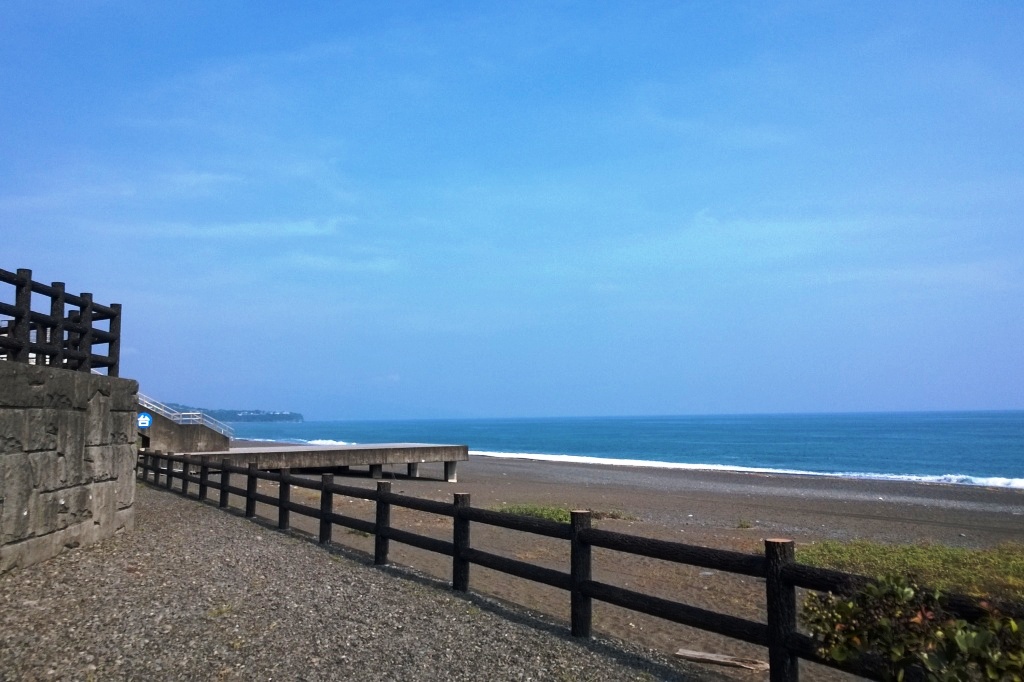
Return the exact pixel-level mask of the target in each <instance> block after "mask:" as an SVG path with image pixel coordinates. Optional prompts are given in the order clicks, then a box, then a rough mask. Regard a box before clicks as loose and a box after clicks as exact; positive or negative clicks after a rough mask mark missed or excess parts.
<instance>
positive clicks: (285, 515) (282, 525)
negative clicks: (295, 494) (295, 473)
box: [277, 469, 292, 530]
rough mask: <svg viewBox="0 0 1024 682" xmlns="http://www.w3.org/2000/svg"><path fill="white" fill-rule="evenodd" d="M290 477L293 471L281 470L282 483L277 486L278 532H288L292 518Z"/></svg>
mask: <svg viewBox="0 0 1024 682" xmlns="http://www.w3.org/2000/svg"><path fill="white" fill-rule="evenodd" d="M289 476H291V469H281V481H280V483H279V484H278V486H277V528H278V530H288V525H289V522H290V521H291V518H290V513H289V512H290V511H291V510H290V509H288V505H289V504H291V501H292V487H291V484H290V483H289V480H290V479H289Z"/></svg>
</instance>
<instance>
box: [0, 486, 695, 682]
mask: <svg viewBox="0 0 1024 682" xmlns="http://www.w3.org/2000/svg"><path fill="white" fill-rule="evenodd" d="M137 505H138V506H137V527H136V530H135V531H134V532H132V533H125V534H122V535H119V536H117V537H114V538H111V539H109V540H107V541H105V542H102V543H99V544H96V545H93V546H89V547H84V548H79V549H77V550H75V551H70V552H65V553H64V554H62V555H61V556H59V557H57V558H55V559H53V560H51V561H48V562H45V563H43V564H39V565H36V566H31V567H29V568H27V569H22V570H17V571H14V572H12V573H9V574H7V575H5V576H3V577H0V612H2V613H3V616H2V629H0V679H2V680H89V679H94V680H179V679H180V680H193V679H207V680H274V679H278V680H355V679H358V680H695V679H708V678H709V674H708V673H700V674H699V675H698V674H697V672H695V671H696V670H697V669H696V668H688V667H686V666H685V665H681V664H678V663H675V662H672V661H669V660H668V659H667V658H665V657H660V658H659V657H658V656H656V655H651V654H650V652H646V651H644V650H642V649H640V648H639V647H631V646H630V645H623V644H616V643H611V642H607V641H594V642H590V643H581V642H579V641H578V640H572V639H571V638H569V637H567V636H566V635H565V632H564V628H562V627H558V626H554V625H551V624H549V623H547V622H545V621H543V620H539V619H537V618H536V617H533V616H531V615H529V614H527V613H526V612H521V611H516V610H510V609H508V608H507V607H506V606H504V605H501V604H497V603H495V602H493V601H491V600H486V599H482V598H479V597H470V598H463V597H460V596H456V595H454V594H452V593H451V592H450V591H448V590H447V588H446V586H445V585H443V584H440V583H436V582H432V581H431V580H430V579H428V578H423V577H419V578H417V577H416V576H415V575H412V574H410V573H407V572H406V573H403V574H402V575H396V571H395V570H394V569H385V570H381V569H375V568H373V567H371V566H367V565H366V564H365V563H363V562H361V561H359V560H358V558H356V559H353V558H351V557H347V556H344V555H342V554H339V553H337V552H335V553H331V552H328V551H325V550H323V549H321V548H319V547H317V546H316V545H315V544H312V543H310V542H308V541H306V540H304V539H300V538H296V537H291V536H289V535H287V534H282V533H279V532H277V531H274V530H270V529H268V528H267V527H265V526H263V525H260V524H258V523H253V522H250V521H247V520H245V519H243V518H239V517H238V516H237V515H235V514H231V513H226V512H223V511H220V510H218V509H216V508H214V507H211V506H208V505H203V504H200V503H198V502H196V501H192V500H186V499H184V498H182V497H180V496H178V495H176V494H172V493H168V492H165V491H161V490H155V489H152V488H149V487H148V486H145V485H139V487H138V500H137Z"/></svg>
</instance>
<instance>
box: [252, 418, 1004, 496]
mask: <svg viewBox="0 0 1024 682" xmlns="http://www.w3.org/2000/svg"><path fill="white" fill-rule="evenodd" d="M233 426H234V428H235V438H237V439H245V440H264V441H269V442H282V443H294V444H305V443H308V444H311V445H323V446H330V445H343V444H356V443H371V442H373V443H386V442H427V443H459V444H466V445H468V446H469V449H470V454H471V455H475V456H487V457H507V458H518V459H532V460H537V461H553V462H574V463H583V464H604V465H615V466H632V467H649V468H672V469H695V470H696V469H699V470H710V471H735V472H746V473H768V474H786V475H806V476H839V477H847V478H868V479H880V480H902V481H916V482H924V483H947V484H960V485H978V486H991V487H1001V488H1015V489H1024V465H1022V462H1024V410H972V411H920V412H910V411H902V412H842V413H825V412H820V413H801V414H795V413H791V414H730V415H653V416H613V417H607V416H606V417H498V418H486V417H475V418H466V419H451V418H449V419H399V420H383V419H376V420H329V421H309V422H237V423H234V424H233Z"/></svg>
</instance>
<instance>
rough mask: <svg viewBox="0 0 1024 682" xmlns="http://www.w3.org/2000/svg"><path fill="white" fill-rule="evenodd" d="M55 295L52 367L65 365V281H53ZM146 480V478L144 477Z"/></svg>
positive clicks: (51, 336)
mask: <svg viewBox="0 0 1024 682" xmlns="http://www.w3.org/2000/svg"><path fill="white" fill-rule="evenodd" d="M50 286H51V287H52V288H53V296H51V297H50V317H52V318H53V325H52V326H51V327H50V337H49V338H48V339H47V343H49V344H50V346H51V350H52V354H51V355H50V366H51V367H63V366H64V282H53V283H51V284H50ZM143 480H145V479H143Z"/></svg>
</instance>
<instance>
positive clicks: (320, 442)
mask: <svg viewBox="0 0 1024 682" xmlns="http://www.w3.org/2000/svg"><path fill="white" fill-rule="evenodd" d="M302 442H303V443H309V444H310V445H352V443H349V442H347V441H343V440H328V439H320V438H318V439H316V440H305V441H302Z"/></svg>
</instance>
